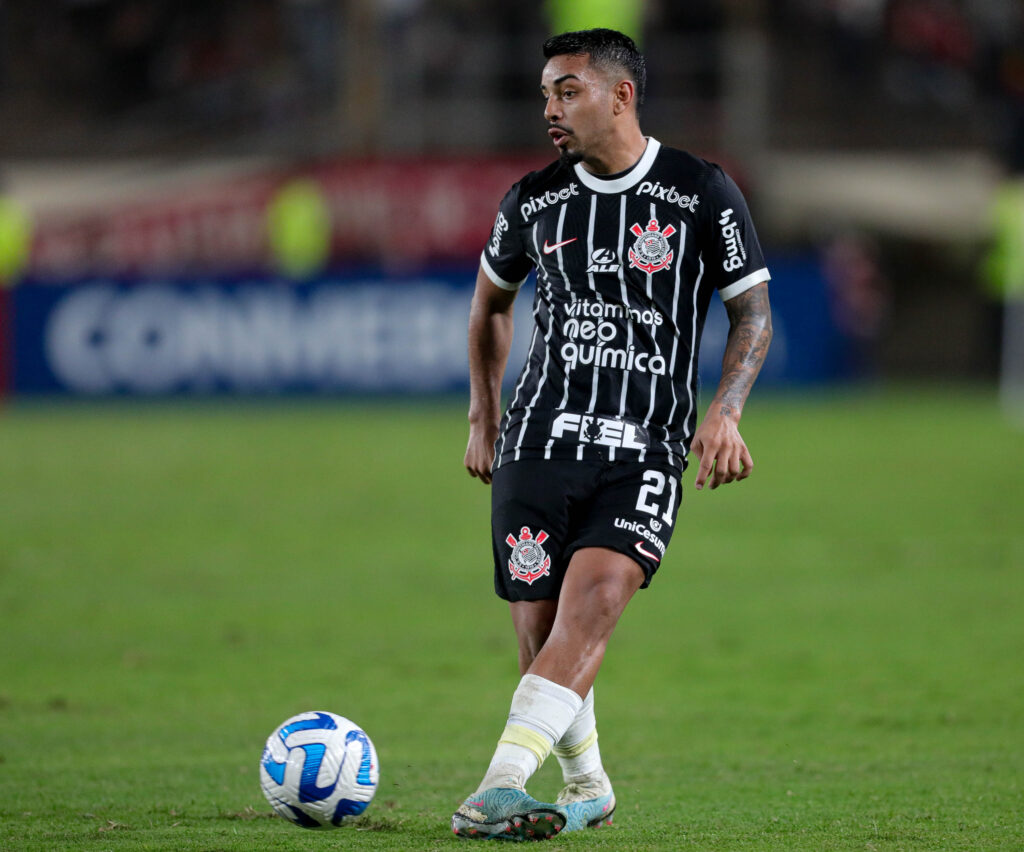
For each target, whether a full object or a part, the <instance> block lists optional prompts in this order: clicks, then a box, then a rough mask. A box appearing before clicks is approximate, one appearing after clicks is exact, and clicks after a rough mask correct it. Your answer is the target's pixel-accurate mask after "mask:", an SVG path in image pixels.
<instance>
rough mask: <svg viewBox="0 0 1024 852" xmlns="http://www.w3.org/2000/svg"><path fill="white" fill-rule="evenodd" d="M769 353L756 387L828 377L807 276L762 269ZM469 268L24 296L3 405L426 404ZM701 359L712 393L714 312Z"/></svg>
mask: <svg viewBox="0 0 1024 852" xmlns="http://www.w3.org/2000/svg"><path fill="white" fill-rule="evenodd" d="M771 269H772V273H773V276H774V282H773V285H772V300H773V304H774V308H775V330H776V337H775V343H774V344H773V347H772V352H771V355H770V357H769V359H768V362H767V363H766V365H765V368H764V373H763V378H764V380H765V383H776V384H777V383H792V382H807V381H823V380H828V379H832V378H836V377H838V376H839V375H840V373H841V370H842V351H841V350H842V341H841V340H839V339H838V336H837V333H836V332H835V330H834V327H833V324H832V322H831V320H830V318H829V311H828V302H827V294H826V292H825V287H824V284H823V282H822V280H821V276H820V273H818V271H817V269H816V267H815V266H814V265H813V264H809V263H808V262H806V261H800V260H797V261H789V262H787V261H785V260H778V259H777V260H775V261H774V262H772V264H771ZM474 280H475V270H474V269H464V270H455V271H452V270H442V271H437V272H430V273H427V274H423V275H415V276H409V277H403V278H396V277H394V276H384V275H383V274H379V273H377V274H368V275H327V276H324V277H323V278H319V279H316V280H313V281H310V282H307V283H303V284H292V283H288V282H283V281H279V280H274V279H267V278H232V279H227V278H216V279H201V278H196V277H191V278H188V279H173V278H170V279H168V278H159V279H156V278H131V279H112V278H106V277H103V278H89V279H83V280H80V281H75V282H68V283H63V284H60V285H56V284H50V283H43V282H37V281H36V282H33V281H27V282H24V283H22V284H21V285H20V286H18V287H17V288H15V289H14V290H13V291H12V292H11V293H10V294H9V296H10V302H11V308H12V310H11V313H12V316H13V321H12V326H13V335H12V337H13V340H12V343H13V346H12V350H13V352H12V354H13V358H12V361H13V365H12V369H11V376H10V386H11V389H12V390H13V391H14V392H15V393H18V394H40V393H43V394H55V393H57V394H61V393H70V394H80V395H87V396H108V395H132V394H142V395H166V394H179V395H180V394H186V395H188V394H213V393H242V394H273V393H328V394H331V393H359V394H368V393H369V394H376V393H383V394H395V393H436V392H445V391H461V390H464V389H465V388H466V387H467V386H468V380H469V376H468V368H467V363H466V326H467V322H468V317H469V304H470V299H471V297H472V288H473V283H474ZM532 300H533V291H532V286H530V285H529V284H528V285H527V287H525V288H524V292H523V293H521V294H520V296H519V298H518V299H517V302H516V328H517V333H516V341H515V344H514V346H513V352H512V354H511V356H510V358H509V372H508V376H507V377H506V379H507V380H514V378H515V376H516V374H517V373H518V371H519V369H520V367H521V365H522V363H523V360H524V358H525V353H526V348H527V344H528V342H529V337H530V333H531V331H532V318H531V316H530V308H531V304H532ZM712 308H713V309H712V312H711V313H710V314H709V317H708V322H707V326H706V329H705V336H704V344H703V347H702V350H701V375H702V378H703V379H704V382H705V384H707V383H708V382H715V381H717V373H718V369H719V365H720V363H721V354H722V349H723V347H724V344H725V337H726V334H727V332H728V321H727V319H726V318H725V312H724V310H723V309H722V307H721V304H720V303H719V302H718V300H717V299H716V300H713V303H712Z"/></svg>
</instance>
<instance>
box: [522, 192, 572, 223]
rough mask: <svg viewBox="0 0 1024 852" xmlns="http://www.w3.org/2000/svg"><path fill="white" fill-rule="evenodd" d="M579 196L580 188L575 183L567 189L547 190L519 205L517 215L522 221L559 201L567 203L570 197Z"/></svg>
mask: <svg viewBox="0 0 1024 852" xmlns="http://www.w3.org/2000/svg"><path fill="white" fill-rule="evenodd" d="M579 194H580V188H579V187H578V186H577V185H576V184H575V183H570V184H569V185H568V186H567V187H565V188H563V189H560V190H558V191H557V192H556V191H555V190H553V189H549V190H548V191H547V192H545V193H544V194H543V195H535V196H533V198H531V199H529V200H528V201H524V202H523V203H522V204H520V205H519V215H520V216H522V217H523V218H524V219H529V218H530V217H531V216H532V215H533V214H534V213H538V212H540V211H541V210H543V209H544V208H545V207H551V206H552V205H554V204H557V203H558V202H559V201H568V200H569V199H570V198H571V197H572V196H574V195H579Z"/></svg>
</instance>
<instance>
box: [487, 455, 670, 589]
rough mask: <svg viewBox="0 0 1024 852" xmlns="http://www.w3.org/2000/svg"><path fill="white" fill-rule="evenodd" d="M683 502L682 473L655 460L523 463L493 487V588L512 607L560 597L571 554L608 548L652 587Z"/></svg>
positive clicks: (509, 467)
mask: <svg viewBox="0 0 1024 852" xmlns="http://www.w3.org/2000/svg"><path fill="white" fill-rule="evenodd" d="M681 497H682V489H681V487H680V480H679V470H678V469H677V468H673V467H672V466H671V465H669V464H668V462H667V460H661V459H658V460H656V461H651V462H607V461H562V460H559V461H555V460H544V459H522V460H520V461H517V462H512V463H509V464H504V465H502V466H501V467H499V468H498V469H497V470H496V471H495V473H494V479H493V481H492V482H491V537H492V543H493V547H494V590H495V591H496V592H497V594H498V597H500V598H504V599H505V600H507V601H524V600H525V601H532V600H545V599H553V598H557V597H558V594H559V591H560V590H561V588H562V581H563V579H564V578H565V571H566V568H568V566H569V560H570V559H571V558H572V555H573V554H574V553H575V552H576V551H577V550H580V549H581V548H584V547H606V548H608V549H610V550H615V551H618V552H619V553H624V554H625V555H626V556H629V557H631V558H632V559H634V560H636V562H637V563H638V564H639V565H640V567H641V568H643V570H644V582H643V585H642V586H641V588H646V587H647V586H648V585H650V582H651V578H652V577H653V576H654V572H655V571H657V570H658V566H659V565H660V564H661V560H662V559H663V558H664V556H665V549H666V547H668V543H669V539H670V538H671V537H672V530H673V529H674V527H675V522H676V515H677V513H678V511H679V501H680V499H681Z"/></svg>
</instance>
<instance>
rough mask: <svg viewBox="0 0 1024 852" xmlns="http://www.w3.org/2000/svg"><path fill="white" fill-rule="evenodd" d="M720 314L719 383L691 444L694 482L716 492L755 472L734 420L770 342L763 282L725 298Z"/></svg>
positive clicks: (766, 289)
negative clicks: (724, 326)
mask: <svg viewBox="0 0 1024 852" xmlns="http://www.w3.org/2000/svg"><path fill="white" fill-rule="evenodd" d="M725 310H726V313H727V314H728V315H729V338H728V340H727V342H726V345H725V355H724V357H723V358H722V379H721V381H720V382H719V383H718V391H717V392H716V393H715V398H714V399H713V400H712V401H711V405H710V406H708V412H707V414H706V415H705V417H704V420H703V421H702V422H701V424H700V426H699V427H698V428H697V431H696V432H695V433H694V436H693V443H692V445H691V446H692V449H693V451H694V453H696V454H697V458H698V459H699V460H700V467H699V468H698V469H697V478H696V480H695V482H694V485H695V486H696V487H697V490H698V491H700V490H701V489H703V488H704V485H705V484H706V483H707V482H709V481H710V484H711V488H712V489H715V488H717V487H718V486H719V485H724V484H725V483H727V482H734V481H736V480H740V479H746V478H747V477H748V476H750V473H751V471H752V470H753V468H754V462H753V459H751V457H750V451H749V450H748V449H747V445H746V444H745V443H744V441H743V437H742V436H741V435H740V430H739V422H740V415H741V414H742V413H743V405H744V403H745V402H746V401H747V397H748V396H749V394H750V389H751V388H752V387H753V386H754V380H755V379H756V378H757V374H758V373H759V372H760V371H761V365H762V364H764V359H765V356H766V355H767V354H768V345H769V344H770V343H771V340H772V313H771V307H770V306H769V304H768V282H767V281H762V282H761V283H760V284H756V285H755V286H753V287H751V288H750V289H749V290H746V291H744V292H743V293H740V294H739V295H738V296H735V297H734V298H732V299H729V300H728V301H726V302H725ZM709 478H710V479H709Z"/></svg>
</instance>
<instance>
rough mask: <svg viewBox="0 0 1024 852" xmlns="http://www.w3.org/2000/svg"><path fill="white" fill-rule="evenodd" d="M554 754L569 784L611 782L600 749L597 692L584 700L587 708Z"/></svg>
mask: <svg viewBox="0 0 1024 852" xmlns="http://www.w3.org/2000/svg"><path fill="white" fill-rule="evenodd" d="M554 752H555V757H557V758H558V763H559V764H560V765H561V767H562V778H563V779H564V780H565V782H566V783H567V784H569V783H572V782H577V783H578V782H585V781H597V780H601V781H604V780H606V779H607V775H605V772H604V767H603V766H602V765H601V749H600V748H598V745H597V717H596V716H595V715H594V690H593V688H591V690H590V692H588V693H587V697H586V698H584V699H583V704H582V706H581V707H580V710H579V712H578V713H577V714H576V718H575V719H573V720H572V724H571V725H569V727H568V728H566V731H565V733H564V734H563V735H562V738H561V739H560V740H558V742H556V743H555V746H554Z"/></svg>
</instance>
